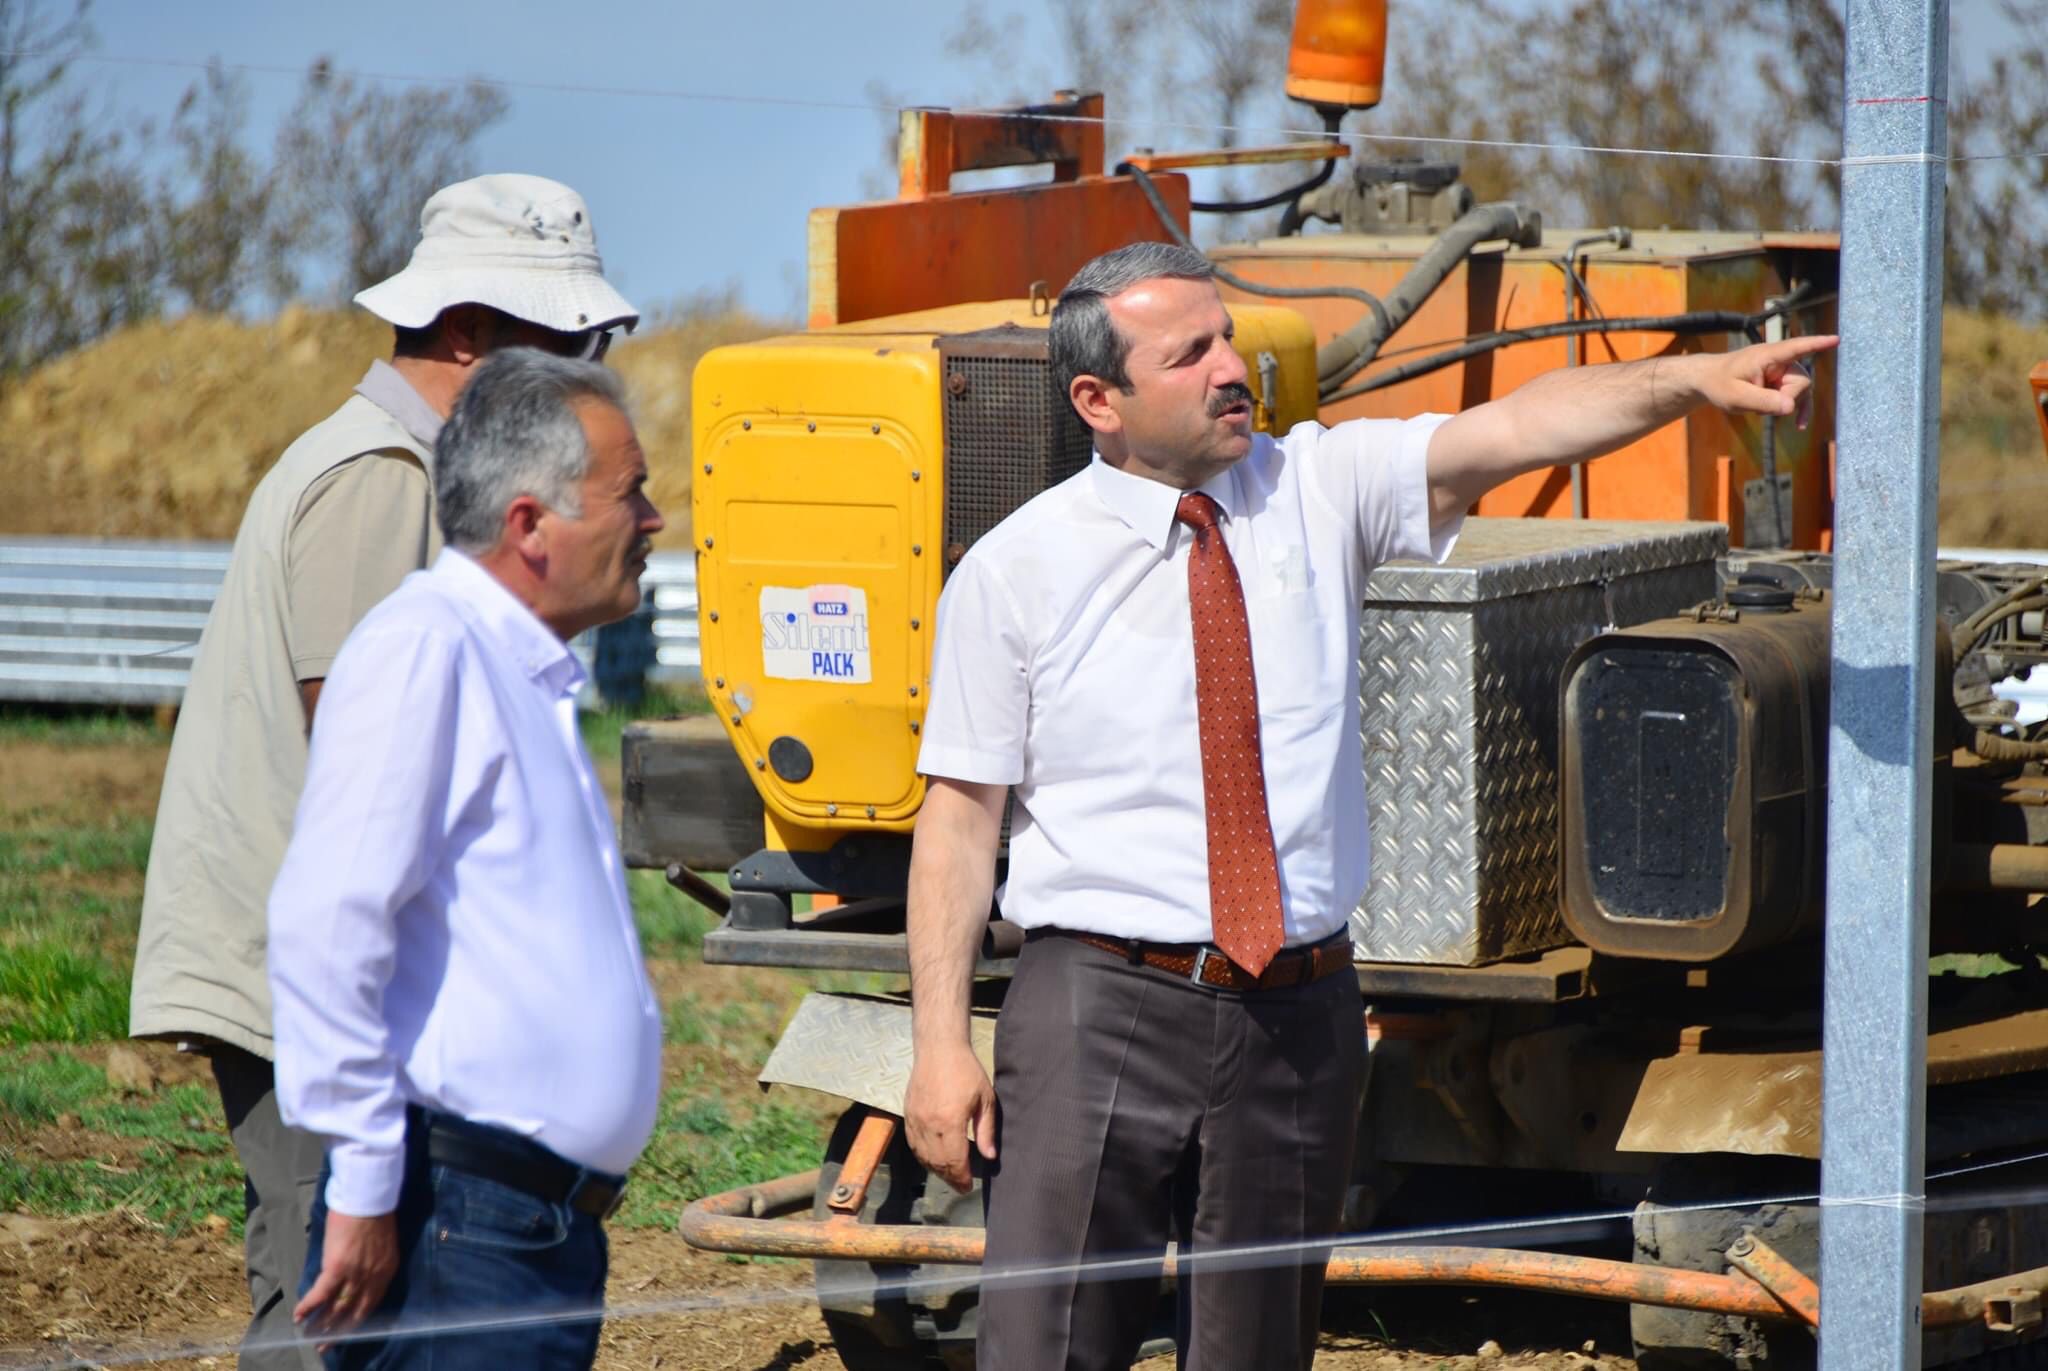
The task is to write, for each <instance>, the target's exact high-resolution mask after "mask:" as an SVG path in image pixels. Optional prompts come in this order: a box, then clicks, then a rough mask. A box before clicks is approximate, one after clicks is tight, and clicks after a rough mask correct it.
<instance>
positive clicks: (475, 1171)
mask: <svg viewBox="0 0 2048 1371" xmlns="http://www.w3.org/2000/svg"><path fill="white" fill-rule="evenodd" d="M419 1117H420V1118H421V1119H422V1120H423V1121H424V1123H425V1125H426V1129H427V1157H428V1159H429V1160H431V1161H433V1162H434V1163H435V1164H436V1165H439V1166H452V1167H454V1168H455V1169H456V1170H457V1171H462V1172H467V1173H468V1174H469V1175H472V1176H480V1177H482V1178H483V1179H484V1180H487V1181H496V1182H497V1183H498V1184H499V1185H507V1186H510V1187H512V1189H514V1190H523V1191H525V1192H526V1193H527V1194H529V1195H532V1196H535V1197H537V1198H539V1199H543V1200H546V1201H547V1202H548V1203H550V1204H566V1205H568V1206H569V1207H570V1208H571V1209H574V1210H576V1211H577V1212H578V1213H581V1214H588V1215H590V1216H591V1217H592V1218H595V1219H608V1218H610V1217H611V1216H612V1215H613V1214H614V1213H615V1212H617V1210H618V1207H619V1201H620V1200H621V1199H623V1198H624V1197H625V1193H626V1180H625V1177H623V1176H608V1175H606V1174H605V1173H603V1172H601V1171H592V1170H590V1169H589V1168H587V1167H582V1166H578V1165H577V1164H576V1163H574V1162H572V1161H570V1160H569V1159H568V1158H566V1157H562V1156H558V1155H557V1154H555V1153H554V1152H551V1151H549V1150H548V1149H547V1148H545V1147H543V1146H541V1145H540V1144H539V1143H537V1142H535V1141H533V1140H532V1139H531V1138H522V1137H520V1136H519V1135H518V1134H517V1133H513V1132H509V1131H507V1130H505V1129H502V1128H493V1127H491V1126H490V1125H488V1124H480V1123H471V1122H469V1121H468V1120H466V1119H457V1118H453V1117H451V1116H449V1115H446V1114H435V1113H432V1112H430V1111H426V1110H422V1111H421V1112H420V1115H419Z"/></svg>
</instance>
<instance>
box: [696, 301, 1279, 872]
mask: <svg viewBox="0 0 2048 1371" xmlns="http://www.w3.org/2000/svg"><path fill="white" fill-rule="evenodd" d="M1043 308H1044V306H1043V304H1042V303H1039V304H1037V305H1034V302H1032V301H1030V300H1002V301H993V302H988V303H982V304H968V305H954V306H949V307H947V308H944V309H936V310H928V311H923V312H920V313H917V314H905V315H898V316H894V317H891V318H883V319H868V320H864V321H862V322H860V323H857V324H847V325H840V326H838V327H834V328H828V329H817V330H812V331H810V332H805V333H797V334H789V335H786V336H783V337H778V338H769V339H764V340H762V341H759V342H753V343H744V344H738V345H735V346H731V347H723V348H718V349H716V350H714V351H712V352H710V353H707V354H705V356H704V357H703V359H702V360H700V361H699V362H698V364H697V371H696V376H695V379H694V383H693V389H692V396H693V400H692V404H693V411H692V412H693V415H694V427H695V434H694V438H695V444H694V448H693V452H694V458H693V460H695V461H696V462H697V464H698V467H697V470H696V471H695V472H693V473H692V492H691V513H692V518H693V528H694V531H695V535H696V538H697V587H698V603H699V609H698V615H699V625H700V633H701V643H702V650H703V671H704V684H705V688H706V690H707V691H708V692H709V694H710V697H711V701H712V703H713V705H714V706H715V707H716V709H717V711H718V715H719V717H720V719H721V720H722V721H723V722H724V724H725V729H726V733H727V735H728V736H729V737H730V739H731V740H732V745H733V747H734V748H735V749H736V750H737V751H738V753H739V755H740V757H741V759H742V760H743V761H744V762H745V764H746V766H747V768H748V770H749V772H750V773H751V774H752V776H753V777H754V781H755V784H756V785H757V786H758V787H759V788H760V791H761V798H762V801H763V803H764V806H765V808H766V811H767V816H768V820H767V829H768V831H767V835H766V842H765V846H766V847H768V848H771V849H780V850H783V851H808V852H820V851H824V850H826V849H828V848H830V847H831V846H832V845H833V844H834V843H835V842H836V841H837V840H839V839H840V838H842V837H845V836H847V835H848V834H850V833H857V832H860V831H863V830H865V831H876V830H881V831H893V832H904V831H907V830H908V829H909V828H910V827H911V824H912V822H913V820H914V819H915V817H916V814H917V809H918V805H919V804H920V803H921V802H922V800H923V798H924V782H923V779H922V778H921V777H920V776H918V774H917V746H918V730H919V728H920V727H921V726H922V723H923V720H924V709H925V691H926V688H927V684H928V677H929V666H930V662H931V637H932V627H933V613H934V611H935V610H936V608H937V606H938V600H939V590H940V588H941V586H942V584H943V583H944V579H945V573H946V571H947V570H948V569H949V568H950V567H951V566H952V565H953V564H954V563H956V562H958V561H959V559H960V557H961V556H962V555H963V554H964V553H965V552H966V550H967V547H968V546H969V545H971V543H972V542H973V540H974V539H975V538H977V537H979V536H980V535H981V534H982V533H985V532H987V531H988V529H989V528H991V527H993V526H994V525H995V524H996V523H997V522H998V521H1000V520H1001V519H1002V518H1003V517H1004V516H1006V515H1007V514H1008V513H1009V512H1010V511H1011V510H1013V509H1015V508H1016V507H1017V506H1018V505H1021V504H1022V503H1024V501H1025V500H1028V499H1029V498H1030V497H1031V496H1033V495H1035V494H1037V493H1038V492H1039V491H1040V490H1043V489H1045V488H1046V487H1048V486H1050V485H1052V484H1055V483H1056V482H1058V481H1060V480H1063V479H1065V478H1066V477H1067V476H1069V475H1072V474H1073V473H1074V472H1075V471H1078V470H1080V469H1081V468H1082V467H1084V466H1086V464H1087V462H1088V460H1089V452H1090V446H1089V443H1088V432H1087V430H1086V428H1085V427H1084V426H1082V425H1081V423H1080V421H1079V419H1078V418H1077V417H1076V416H1075V415H1074V414H1073V412H1072V407H1071V406H1070V405H1068V404H1067V402H1066V399H1065V397H1064V395H1059V394H1055V393H1054V387H1053V385H1052V381H1051V373H1050V369H1049V367H1048V364H1047V361H1046V354H1045V327H1046V319H1045V317H1044V316H1043V315H1042V314H1038V313H1036V312H1035V310H1040V309H1043ZM1231 314H1232V317H1233V319H1234V321H1235V323H1236V335H1237V336H1236V346H1237V349H1238V351H1239V352H1240V353H1241V354H1242V355H1243V356H1244V358H1245V361H1246V364H1247V365H1248V366H1249V367H1250V369H1251V373H1252V376H1251V386H1252V388H1253V390H1254V392H1256V395H1257V405H1256V409H1255V415H1254V421H1255V423H1257V424H1258V425H1259V426H1260V427H1262V428H1265V429H1268V430H1270V431H1275V432H1285V431H1286V430H1287V429H1289V428H1291V427H1293V426H1294V425H1295V424H1297V423H1300V422H1302V421H1303V420H1307V419H1313V418H1314V417H1315V375H1316V373H1315V339H1314V336H1313V334H1312V333H1311V331H1310V328H1309V325H1308V323H1307V321H1306V320H1305V319H1303V318H1302V316H1300V315H1299V314H1296V313H1295V312H1294V311H1292V310H1288V309H1281V308H1275V307H1271V306H1262V305H1243V304H1234V305H1232V306H1231ZM1269 392H1270V393H1269Z"/></svg>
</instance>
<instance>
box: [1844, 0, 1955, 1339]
mask: <svg viewBox="0 0 2048 1371" xmlns="http://www.w3.org/2000/svg"><path fill="white" fill-rule="evenodd" d="M1848 40H1849V57H1848V70H1847V79H1846V82H1845V92H1844V95H1845V99H1844V109H1843V119H1842V135H1843V137H1842V150H1843V164H1842V296H1841V331H1842V339H1843V342H1842V350H1841V359H1840V365H1839V372H1838V375H1839V378H1840V382H1839V391H1838V403H1837V407H1836V408H1837V413H1838V415H1839V419H1838V428H1837V436H1838V439H1839V442H1840V448H1839V453H1840V456H1839V460H1838V463H1837V475H1836V482H1837V487H1838V491H1839V495H1838V500H1837V504H1836V508H1835V519H1836V539H1837V541H1836V554H1835V609H1834V616H1835V618H1834V678H1833V694H1832V697H1831V706H1830V707H1831V710H1832V719H1831V722H1830V727H1829V738H1828V744H1829V752H1828V830H1827V831H1828V877H1827V884H1828V889H1827V910H1828V919H1827V953H1826V959H1827V992H1826V994H1827V999H1826V1011H1825V1021H1824V1029H1823V1031H1824V1034H1825V1036H1824V1038H1823V1040H1822V1041H1823V1045H1824V1047H1825V1056H1824V1058H1823V1060H1824V1063H1825V1066H1824V1072H1825V1075H1824V1083H1823V1089H1822V1105H1821V1110H1822V1113H1821V1121H1822V1130H1823V1131H1822V1141H1823V1146H1822V1152H1821V1291H1822V1296H1821V1334H1820V1364H1821V1368H1822V1371H1882V1369H1884V1368H1905V1369H1907V1371H1910V1369H1912V1368H1917V1367H1918V1366H1919V1365H1920V1290H1921V1280H1922V1248H1921V1218H1922V1212H1923V1209H1924V1198H1923V1193H1922V1191H1923V1186H1924V1184H1925V1177H1926V1166H1925V1161H1926V1157H1925V1148H1926V1128H1925V1117H1924V1115H1925V1106H1926V1097H1927V1038H1926V1032H1927V900H1928V876H1927V870H1928V847H1929V835H1928V804H1929V774H1930V766H1931V762H1932V756H1931V748H1932V732H1933V722H1932V701H1933V696H1934V691H1935V689H1936V687H1937V682H1935V681H1934V679H1933V660H1932V658H1933V653H1932V648H1933V634H1934V514H1935V437H1936V431H1937V425H1938V421H1937V413H1938V411H1937V408H1936V405H1937V400H1938V394H1939V369H1940V359H1941V267H1942V207H1943V202H1944V185H1943V176H1944V173H1945V170H1946V154H1947V149H1948V119H1947V97H1948V4H1947V0H1849V5H1848Z"/></svg>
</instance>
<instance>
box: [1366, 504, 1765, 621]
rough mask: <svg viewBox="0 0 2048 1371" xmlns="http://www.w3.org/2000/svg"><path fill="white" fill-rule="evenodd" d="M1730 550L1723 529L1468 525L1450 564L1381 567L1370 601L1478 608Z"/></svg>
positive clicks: (1583, 523) (1543, 522) (1370, 584)
mask: <svg viewBox="0 0 2048 1371" xmlns="http://www.w3.org/2000/svg"><path fill="white" fill-rule="evenodd" d="M1727 550H1728V530H1727V529H1726V528H1725V527H1724V526H1722V525H1720V524H1709V523H1645V522H1638V521H1634V520H1591V519H1582V520H1573V519H1467V520H1466V521H1465V531H1464V532H1463V533H1461V534H1460V535H1459V536H1458V546H1457V548H1456V549H1455V550H1453V551H1452V553H1451V556H1450V559H1449V560H1448V561H1446V562H1444V563H1443V564H1442V565H1440V566H1439V565H1435V564H1432V563H1427V562H1388V563H1386V564H1385V565H1384V566H1381V567H1377V568H1375V569H1374V571H1373V573H1372V574H1371V575H1370V576H1368V577H1366V580H1365V599H1366V600H1367V601H1368V602H1371V601H1374V600H1386V601H1395V602H1401V603H1408V602H1412V601H1418V600H1419V601H1427V602H1430V603H1435V604H1476V603H1478V602H1480V601H1483V600H1499V599H1505V598H1506V597H1508V596H1510V595H1529V594H1533V593H1535V592H1536V591H1541V590H1557V589H1560V588H1562V587H1565V586H1578V585H1588V584H1594V583H1597V582H1600V581H1617V580H1620V579H1622V578H1623V577H1626V576H1634V575H1640V574H1641V573H1644V572H1649V571H1661V570H1663V569H1665V568H1667V567H1676V566H1690V565H1691V564H1693V563H1694V562H1698V561H1701V560H1706V561H1712V560H1713V559H1714V558H1716V557H1718V556H1720V555H1721V554H1722V553H1723V552H1726V551H1727ZM1702 598H1705V597H1702Z"/></svg>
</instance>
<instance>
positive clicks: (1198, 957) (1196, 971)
mask: <svg viewBox="0 0 2048 1371" xmlns="http://www.w3.org/2000/svg"><path fill="white" fill-rule="evenodd" d="M1211 953H1215V955H1216V956H1218V957H1222V956H1223V954H1222V953H1221V952H1219V951H1217V950H1216V949H1215V948H1213V947H1211V946H1209V944H1207V943H1203V944H1202V945H1201V946H1200V947H1198V948H1196V949H1195V965H1194V967H1193V969H1192V970H1190V971H1189V972H1188V979H1189V980H1191V981H1193V982H1194V983H1195V984H1196V985H1206V986H1209V987H1210V988H1211V989H1214V988H1215V987H1216V986H1217V984H1218V982H1216V981H1212V980H1210V979H1209V978H1208V977H1207V976H1206V975H1204V974H1203V973H1204V972H1205V971H1207V970H1208V969H1209V956H1210V954H1211ZM1224 960H1226V961H1228V960H1229V959H1228V958H1224Z"/></svg>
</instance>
